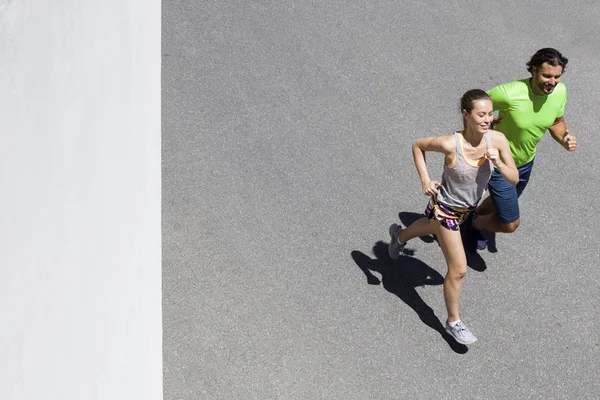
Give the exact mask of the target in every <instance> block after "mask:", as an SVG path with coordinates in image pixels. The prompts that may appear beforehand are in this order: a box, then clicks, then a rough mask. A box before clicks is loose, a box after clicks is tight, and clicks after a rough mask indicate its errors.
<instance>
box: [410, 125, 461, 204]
mask: <svg viewBox="0 0 600 400" xmlns="http://www.w3.org/2000/svg"><path fill="white" fill-rule="evenodd" d="M453 140H454V136H453V135H452V136H437V137H426V138H423V139H419V140H417V141H416V142H414V143H413V146H412V152H413V159H414V161H415V167H416V168H417V172H418V173H419V178H420V179H421V185H422V186H423V194H425V195H426V196H430V195H432V194H437V187H438V186H439V185H440V182H438V181H432V180H431V178H430V177H429V172H428V171H427V161H426V158H425V152H427V151H436V152H438V153H443V154H444V156H445V161H446V162H447V163H448V161H452V160H453V157H454V153H455V152H456V149H455V148H454V147H455V146H454V147H453V146H452V141H453ZM448 158H450V160H448Z"/></svg>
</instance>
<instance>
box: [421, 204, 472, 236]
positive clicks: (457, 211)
mask: <svg viewBox="0 0 600 400" xmlns="http://www.w3.org/2000/svg"><path fill="white" fill-rule="evenodd" d="M475 208H477V204H475V205H474V206H471V207H469V208H462V207H451V206H448V205H446V204H443V203H439V202H437V201H436V200H435V199H434V198H433V196H432V197H431V198H430V199H429V203H427V208H426V209H425V216H426V217H427V218H429V219H435V220H438V221H440V223H441V224H442V226H443V227H444V228H446V229H450V230H451V231H458V230H459V229H460V224H462V223H463V222H464V221H465V219H467V217H468V216H469V214H470V213H471V212H472V211H474V210H475Z"/></svg>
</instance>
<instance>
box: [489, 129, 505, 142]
mask: <svg viewBox="0 0 600 400" xmlns="http://www.w3.org/2000/svg"><path fill="white" fill-rule="evenodd" d="M487 133H488V135H490V137H491V138H492V140H494V141H496V140H499V141H506V136H504V133H502V132H499V131H495V130H493V129H489V130H488V131H487Z"/></svg>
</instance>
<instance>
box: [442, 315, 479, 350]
mask: <svg viewBox="0 0 600 400" xmlns="http://www.w3.org/2000/svg"><path fill="white" fill-rule="evenodd" d="M446 332H448V333H449V334H450V335H452V337H453V338H454V340H456V341H457V342H458V343H460V344H471V343H475V342H476V341H477V338H476V337H475V336H473V334H472V333H471V331H470V330H469V329H468V328H467V327H466V326H465V324H463V323H462V321H461V320H458V321H457V322H456V324H455V325H454V326H453V327H452V326H450V323H449V322H448V321H446Z"/></svg>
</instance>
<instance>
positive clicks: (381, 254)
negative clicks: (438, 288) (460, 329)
mask: <svg viewBox="0 0 600 400" xmlns="http://www.w3.org/2000/svg"><path fill="white" fill-rule="evenodd" d="M373 254H374V255H375V259H372V258H370V257H369V256H367V255H366V254H364V253H362V252H360V251H358V250H354V251H352V253H351V255H352V259H353V260H354V262H355V263H356V265H358V267H359V268H360V269H361V271H362V272H363V273H364V274H365V275H366V277H367V282H368V283H369V284H370V285H379V284H380V283H383V287H384V288H385V290H387V291H388V292H390V293H393V294H395V295H396V296H398V297H399V298H400V299H401V300H402V301H403V302H404V303H406V305H408V306H409V307H410V308H412V309H413V310H414V311H415V312H416V313H417V315H418V316H419V318H420V319H421V321H423V323H424V324H425V325H427V326H429V327H430V328H431V329H433V330H435V331H437V332H438V333H439V334H440V335H441V336H442V338H443V339H444V340H445V341H446V342H447V343H448V345H449V346H450V348H451V349H452V350H453V351H455V352H456V353H459V354H464V353H466V352H467V351H468V348H467V346H465V345H462V344H460V343H458V342H456V341H455V340H454V338H453V337H452V336H450V335H449V334H448V333H447V332H446V330H445V328H444V325H443V324H442V323H441V322H440V320H439V318H438V317H436V315H435V313H434V311H433V309H432V308H431V307H429V306H428V305H427V303H425V301H424V300H423V299H422V298H421V296H419V293H417V291H416V289H415V288H416V287H417V286H425V285H441V284H442V283H443V282H444V277H443V276H442V275H440V274H439V273H438V272H437V271H436V270H434V269H433V268H431V267H429V266H428V265H427V264H425V263H424V262H422V261H420V260H418V259H416V258H413V257H408V256H403V255H401V256H400V258H399V259H398V260H392V259H391V258H390V256H389V255H388V245H387V243H384V242H382V241H379V242H377V243H376V244H375V246H373ZM372 271H374V272H377V273H379V274H381V280H380V279H379V278H378V277H377V276H375V275H373V273H372Z"/></svg>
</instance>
